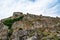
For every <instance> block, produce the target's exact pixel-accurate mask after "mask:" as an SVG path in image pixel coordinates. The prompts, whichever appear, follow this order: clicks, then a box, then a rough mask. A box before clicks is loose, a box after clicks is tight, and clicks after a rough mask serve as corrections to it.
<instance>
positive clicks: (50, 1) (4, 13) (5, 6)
mask: <svg viewBox="0 0 60 40" xmlns="http://www.w3.org/2000/svg"><path fill="white" fill-rule="evenodd" d="M0 2H1V3H0V19H2V18H5V17H8V16H11V15H12V14H13V12H16V11H19V12H20V11H22V12H23V13H27V12H29V13H31V14H36V15H39V14H43V15H49V16H56V12H57V10H58V9H56V8H57V6H55V3H56V2H57V0H36V1H34V2H31V1H29V0H18V1H17V0H1V1H0ZM50 7H51V8H50ZM54 13H55V14H54Z"/></svg>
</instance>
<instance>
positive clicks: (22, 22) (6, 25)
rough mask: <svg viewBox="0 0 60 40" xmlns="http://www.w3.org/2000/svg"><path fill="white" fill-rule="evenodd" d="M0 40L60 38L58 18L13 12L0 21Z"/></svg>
mask: <svg viewBox="0 0 60 40" xmlns="http://www.w3.org/2000/svg"><path fill="white" fill-rule="evenodd" d="M0 40H60V18H59V17H49V16H42V15H34V14H29V13H27V14H23V13H22V12H14V13H13V16H11V17H9V18H5V19H2V20H1V21H0Z"/></svg>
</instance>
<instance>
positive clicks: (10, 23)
mask: <svg viewBox="0 0 60 40" xmlns="http://www.w3.org/2000/svg"><path fill="white" fill-rule="evenodd" d="M22 18H23V16H20V17H17V18H13V19H12V18H7V19H6V20H4V22H3V24H5V25H7V26H8V29H11V26H12V24H13V23H14V22H16V21H19V20H22Z"/></svg>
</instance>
